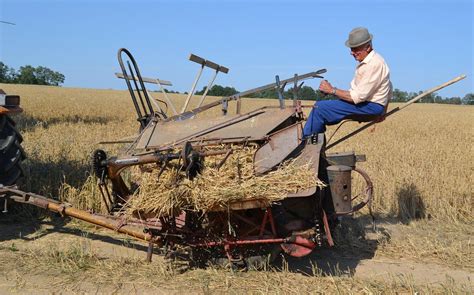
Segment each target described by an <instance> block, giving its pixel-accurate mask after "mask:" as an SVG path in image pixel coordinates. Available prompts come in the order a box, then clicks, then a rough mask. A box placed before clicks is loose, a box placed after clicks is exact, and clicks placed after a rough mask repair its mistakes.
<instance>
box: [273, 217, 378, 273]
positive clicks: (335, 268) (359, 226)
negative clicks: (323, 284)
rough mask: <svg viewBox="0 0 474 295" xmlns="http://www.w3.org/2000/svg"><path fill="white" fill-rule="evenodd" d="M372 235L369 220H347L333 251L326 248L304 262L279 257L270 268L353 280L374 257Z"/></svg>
mask: <svg viewBox="0 0 474 295" xmlns="http://www.w3.org/2000/svg"><path fill="white" fill-rule="evenodd" d="M377 231H378V232H381V233H383V232H384V231H385V229H384V228H383V227H380V226H378V227H377ZM370 233H373V229H372V221H371V220H370V219H369V218H357V219H352V218H348V219H345V220H342V221H341V223H340V224H339V225H338V226H337V228H336V229H335V230H334V231H333V239H334V243H335V245H334V247H324V246H323V247H322V248H317V249H315V250H313V252H312V253H311V254H310V255H308V256H305V257H301V258H297V257H290V256H288V255H283V254H280V255H279V257H278V258H277V259H276V260H275V261H274V262H273V263H272V265H271V266H272V267H274V268H275V269H277V270H280V271H289V272H294V273H301V274H303V275H308V276H314V275H323V276H353V275H354V274H355V271H356V268H357V266H358V265H359V263H360V262H361V261H362V260H366V259H371V258H373V257H374V255H375V252H376V250H377V247H378V245H379V240H378V239H377V238H375V237H373V235H371V234H370Z"/></svg>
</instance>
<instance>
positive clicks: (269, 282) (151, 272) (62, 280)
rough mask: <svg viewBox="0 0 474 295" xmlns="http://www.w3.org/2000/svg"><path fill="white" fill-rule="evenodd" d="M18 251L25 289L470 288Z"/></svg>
mask: <svg viewBox="0 0 474 295" xmlns="http://www.w3.org/2000/svg"><path fill="white" fill-rule="evenodd" d="M20 253H21V255H20V256H18V257H20V258H19V259H18V258H16V259H15V262H13V256H11V255H8V254H6V255H2V258H0V261H2V263H5V264H8V263H15V264H16V265H17V270H19V271H20V272H18V274H19V275H20V276H19V277H18V278H17V280H19V278H22V280H23V281H18V283H17V285H19V286H20V288H19V289H24V288H27V287H28V284H31V282H29V281H28V278H29V277H30V276H35V275H46V274H47V275H53V276H55V277H56V279H55V280H54V282H53V284H52V285H54V286H55V288H64V287H69V288H70V287H71V286H75V285H77V284H81V285H82V286H88V285H89V284H91V286H93V287H84V288H95V287H97V288H98V290H100V292H104V291H105V290H107V288H116V289H117V290H121V291H122V292H123V291H124V290H130V288H132V286H133V288H138V290H148V292H158V291H160V292H166V293H169V292H171V293H175V292H183V291H188V292H189V291H190V290H192V292H193V293H204V294H207V293H209V292H213V293H214V292H218V293H221V292H226V293H232V294H241V293H251V294H268V293H270V294H273V293H284V294H306V293H331V294H334V293H337V294H347V293H357V294H381V293H384V294H400V293H412V294H414V293H417V292H418V293H420V292H421V293H425V294H428V293H429V294H432V293H443V292H446V291H447V292H448V293H462V292H468V291H469V286H465V285H456V284H455V283H454V282H452V281H450V280H449V279H446V281H445V282H442V283H440V284H437V285H428V284H426V285H423V284H421V285H420V284H415V282H414V281H413V278H411V277H410V276H409V275H402V276H393V277H388V278H384V279H378V280H369V279H360V278H355V277H347V276H345V275H343V273H342V272H341V273H340V274H338V273H335V274H334V275H326V274H324V273H323V272H322V271H321V270H320V269H318V267H317V266H314V267H313V273H312V274H311V275H303V274H301V273H295V272H292V271H290V270H289V269H288V268H287V267H285V264H283V269H275V268H270V269H268V270H266V271H256V270H249V271H246V272H231V271H228V270H222V269H220V268H217V267H209V268H207V269H185V268H183V266H182V265H179V264H178V262H176V261H163V260H160V261H158V260H157V261H155V262H153V263H150V264H148V263H144V262H143V260H142V259H136V258H120V259H118V258H115V259H110V258H103V257H100V256H98V255H97V254H96V253H94V251H93V249H92V248H91V247H90V245H88V244H87V243H83V244H79V245H70V246H66V247H61V249H60V248H59V247H58V245H56V244H51V245H45V246H43V247H41V248H37V249H30V250H27V251H21V252H20ZM155 260H156V259H155ZM183 270H186V271H184V272H183ZM4 275H6V276H11V272H5V273H4ZM99 288H100V289H99ZM66 290H67V289H66ZM154 290H155V291H154ZM82 292H84V289H83V290H82Z"/></svg>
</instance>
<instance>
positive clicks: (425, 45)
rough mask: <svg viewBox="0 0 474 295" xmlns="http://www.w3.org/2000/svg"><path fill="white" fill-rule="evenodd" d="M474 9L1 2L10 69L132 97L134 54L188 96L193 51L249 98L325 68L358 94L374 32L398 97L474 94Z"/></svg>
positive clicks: (457, 5)
mask: <svg viewBox="0 0 474 295" xmlns="http://www.w3.org/2000/svg"><path fill="white" fill-rule="evenodd" d="M473 2H474V1H472V0H451V1H448V0H445V1H426V0H425V1H417V0H414V1H401V0H400V1H337V0H333V1H278V0H272V1H263V0H260V1H259V0H254V1H225V0H222V1H203V0H201V1H73V0H70V1H59V0H56V1H52V0H43V1H24V0H15V1H10V0H0V20H2V21H8V22H13V23H16V25H15V26H12V25H5V24H0V60H1V61H2V62H4V63H5V64H7V65H8V66H10V67H14V68H16V69H18V68H19V67H20V66H22V65H26V64H30V65H33V66H39V65H43V66H47V67H49V68H51V69H54V70H56V71H59V72H61V73H63V74H64V75H65V76H66V81H65V83H64V86H66V87H86V88H114V89H124V88H125V83H124V81H123V80H118V79H116V78H115V76H114V73H115V72H117V71H119V65H118V63H117V57H116V53H117V50H118V49H119V48H120V47H126V48H128V49H129V50H130V51H131V52H132V53H133V54H134V56H135V59H136V60H137V62H138V64H139V66H140V69H141V72H142V75H143V76H150V77H157V78H160V79H165V80H170V81H172V82H173V84H174V86H173V88H171V89H173V90H178V91H181V92H184V91H189V89H190V87H191V84H192V81H193V79H194V77H195V75H196V73H197V70H198V65H197V64H195V63H192V62H190V61H188V60H187V58H188V55H189V54H190V53H194V54H197V55H199V56H202V57H204V58H207V59H209V60H212V61H214V62H216V63H219V64H222V65H224V66H227V67H229V68H230V71H229V74H227V75H219V76H218V78H217V81H216V83H218V84H221V85H226V86H233V87H235V88H237V89H238V90H241V91H243V90H246V89H249V88H253V87H257V86H260V85H262V84H267V83H269V82H273V80H274V77H275V75H276V74H278V75H280V78H282V79H283V78H287V77H291V76H293V74H294V73H300V74H301V73H306V72H310V71H312V70H315V69H319V68H326V69H328V73H327V74H326V79H328V80H329V81H330V82H332V83H333V84H334V85H335V86H336V87H338V88H341V89H347V88H348V87H349V83H350V80H351V79H352V76H353V72H354V67H355V65H356V62H355V61H354V59H353V58H352V57H351V56H350V55H349V50H348V49H347V48H346V47H345V46H344V42H345V40H346V39H347V35H348V32H349V31H350V30H351V29H352V28H354V27H357V26H365V27H368V28H369V31H370V32H371V33H372V34H373V35H374V41H373V43H374V47H375V49H376V50H377V51H378V52H379V53H381V54H382V56H384V58H385V59H386V61H387V63H388V64H389V67H390V69H391V77H392V82H393V84H394V87H395V88H399V89H402V90H406V91H418V90H425V89H428V88H431V87H433V86H436V85H438V84H441V83H443V82H445V81H447V80H449V79H451V78H454V77H455V76H457V75H459V74H467V75H468V78H467V79H465V80H463V81H461V82H459V83H457V84H455V85H453V86H450V87H448V88H446V89H444V90H441V91H440V92H439V94H440V95H442V96H461V97H462V96H464V95H465V94H466V93H468V92H474V80H473V78H472V74H473V68H474V67H473V55H474V53H473V40H474V36H473ZM210 76H211V71H206V72H205V73H204V74H203V77H202V79H201V80H200V83H199V84H198V87H197V88H198V89H201V88H202V87H203V86H205V85H206V84H207V82H208V79H209V78H210ZM307 84H308V85H310V86H313V87H315V88H316V87H317V86H318V84H319V82H318V81H312V82H307Z"/></svg>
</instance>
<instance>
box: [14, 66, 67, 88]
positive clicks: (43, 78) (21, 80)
mask: <svg viewBox="0 0 474 295" xmlns="http://www.w3.org/2000/svg"><path fill="white" fill-rule="evenodd" d="M14 83H17V84H35V85H52V86H59V85H61V84H62V83H64V75H63V74H61V73H59V72H56V71H53V70H51V69H49V68H47V67H43V66H39V67H36V68H35V67H33V66H30V65H26V66H22V67H20V70H19V71H18V73H17V75H16V77H15V79H14Z"/></svg>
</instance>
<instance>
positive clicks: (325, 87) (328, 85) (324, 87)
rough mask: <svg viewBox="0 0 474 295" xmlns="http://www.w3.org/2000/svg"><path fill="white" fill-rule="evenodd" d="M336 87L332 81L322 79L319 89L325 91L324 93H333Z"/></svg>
mask: <svg viewBox="0 0 474 295" xmlns="http://www.w3.org/2000/svg"><path fill="white" fill-rule="evenodd" d="M333 89H334V87H332V85H331V83H329V82H328V81H327V80H321V84H319V91H321V92H324V93H328V94H330V93H332V91H333Z"/></svg>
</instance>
